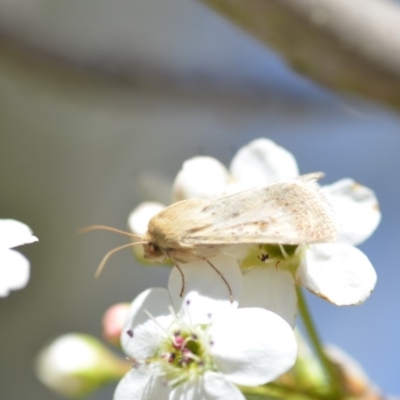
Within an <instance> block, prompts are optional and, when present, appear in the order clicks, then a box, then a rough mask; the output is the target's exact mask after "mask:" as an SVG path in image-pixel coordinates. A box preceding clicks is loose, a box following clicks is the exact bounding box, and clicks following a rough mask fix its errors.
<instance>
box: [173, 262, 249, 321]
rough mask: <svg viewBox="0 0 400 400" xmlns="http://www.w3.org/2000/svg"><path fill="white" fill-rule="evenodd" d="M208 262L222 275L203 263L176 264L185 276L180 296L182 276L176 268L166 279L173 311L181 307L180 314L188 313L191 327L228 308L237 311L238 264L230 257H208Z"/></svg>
mask: <svg viewBox="0 0 400 400" xmlns="http://www.w3.org/2000/svg"><path fill="white" fill-rule="evenodd" d="M210 262H211V263H212V264H213V265H214V267H215V268H216V269H217V270H218V271H219V272H220V273H221V275H222V276H220V275H218V273H217V272H216V271H215V270H214V269H213V268H212V267H211V266H210V265H209V264H208V263H207V262H206V261H204V260H199V261H195V262H191V263H187V264H179V267H180V268H181V270H182V272H183V275H184V277H185V291H184V293H183V296H182V297H181V296H180V293H181V290H182V276H181V274H180V273H179V271H178V269H177V268H176V267H174V268H173V269H172V271H171V274H170V276H169V282H168V290H169V293H170V296H171V299H172V303H173V305H174V308H175V310H179V309H181V308H182V305H183V308H182V311H183V313H185V314H187V313H188V314H189V317H190V319H191V321H192V323H194V324H197V323H207V322H210V320H214V319H215V318H218V317H219V315H221V314H224V313H225V312H226V311H227V310H228V309H232V308H236V307H237V305H238V300H239V298H240V295H241V291H242V273H241V271H240V268H239V265H238V263H237V261H236V260H235V259H234V258H233V257H231V256H228V255H221V256H218V257H213V258H211V259H210ZM222 277H223V278H224V279H225V280H226V282H227V283H228V284H229V287H228V285H227V283H226V282H225V281H224V280H223V279H222ZM229 289H230V290H231V291H232V299H231V297H230V293H229Z"/></svg>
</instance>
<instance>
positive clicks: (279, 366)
mask: <svg viewBox="0 0 400 400" xmlns="http://www.w3.org/2000/svg"><path fill="white" fill-rule="evenodd" d="M209 333H210V335H211V337H212V341H213V344H212V347H211V352H212V354H213V356H214V360H215V363H216V366H217V368H218V371H219V372H221V373H223V374H224V375H225V376H226V377H227V378H228V379H229V380H230V381H232V382H234V383H237V384H239V385H247V386H257V385H262V384H264V383H267V382H270V381H272V380H274V379H275V378H277V377H278V376H279V375H281V374H283V373H284V372H286V371H287V370H288V369H289V368H291V367H292V366H293V364H294V362H295V361H296V356H297V342H296V338H295V336H294V333H293V330H292V328H291V327H290V326H289V324H288V323H287V322H286V321H284V320H283V319H282V318H281V317H279V316H278V315H276V314H274V313H272V312H271V311H268V310H265V309H263V308H238V309H237V310H235V311H233V312H231V313H229V314H228V315H227V316H226V317H224V318H221V319H219V320H218V321H216V322H215V323H214V324H213V325H212V326H211V327H210V330H209Z"/></svg>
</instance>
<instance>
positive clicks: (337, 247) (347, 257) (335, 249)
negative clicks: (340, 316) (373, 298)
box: [296, 243, 377, 306]
mask: <svg viewBox="0 0 400 400" xmlns="http://www.w3.org/2000/svg"><path fill="white" fill-rule="evenodd" d="M296 279H297V281H298V282H299V283H300V284H301V285H303V286H304V287H306V288H307V289H308V290H310V291H311V292H313V293H315V294H316V295H317V296H319V297H322V298H323V299H326V300H328V301H330V302H331V303H333V304H336V305H338V306H344V305H356V304H360V303H362V302H363V301H365V300H366V299H367V298H368V296H369V295H370V294H371V292H372V290H373V289H374V287H375V283H376V279H377V278H376V273H375V270H374V267H373V266H372V264H371V263H370V261H369V260H368V258H367V257H366V255H365V254H364V253H363V252H361V251H360V250H358V249H357V248H355V247H353V246H351V245H348V244H344V243H324V244H315V245H312V246H310V248H309V249H308V250H306V251H305V252H304V257H303V258H302V260H301V263H300V266H299V268H298V270H297V274H296Z"/></svg>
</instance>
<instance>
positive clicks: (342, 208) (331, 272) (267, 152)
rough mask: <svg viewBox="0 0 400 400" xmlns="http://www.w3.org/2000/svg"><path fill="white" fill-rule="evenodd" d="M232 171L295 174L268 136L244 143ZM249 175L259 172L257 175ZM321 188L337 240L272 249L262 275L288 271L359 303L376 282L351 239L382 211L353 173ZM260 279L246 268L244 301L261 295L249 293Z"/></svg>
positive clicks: (334, 298) (240, 175)
mask: <svg viewBox="0 0 400 400" xmlns="http://www.w3.org/2000/svg"><path fill="white" fill-rule="evenodd" d="M260 160H261V161H260ZM271 171H272V172H271ZM231 172H232V175H233V177H234V178H237V179H239V180H240V181H246V180H247V181H250V182H252V184H253V185H257V184H267V183H271V182H272V181H274V180H280V179H287V178H290V177H294V176H296V175H298V174H299V173H298V168H297V164H296V163H294V162H293V158H292V155H291V154H290V153H288V152H287V151H286V150H284V149H282V148H279V147H278V146H277V145H276V144H275V143H273V142H271V141H270V140H267V139H258V140H255V141H253V142H251V143H249V144H248V145H247V146H245V147H243V148H242V149H241V150H240V151H239V152H238V153H237V155H236V156H235V157H234V159H233V160H232V163H231ZM254 176H257V177H258V178H257V180H255V178H254ZM322 191H323V192H324V194H325V196H326V197H327V199H328V201H329V202H330V203H331V205H332V207H333V209H334V212H335V215H336V218H337V222H338V225H339V233H338V241H337V242H336V243H322V244H312V245H309V246H299V247H297V248H296V249H294V251H293V252H292V253H290V250H293V248H290V247H289V248H286V246H285V247H283V248H279V250H278V249H275V251H276V252H277V254H275V257H271V254H268V255H269V256H270V259H269V260H265V261H266V262H265V263H264V264H265V265H266V266H267V267H266V268H262V269H263V270H264V274H265V280H266V279H268V277H269V276H270V275H271V274H272V275H273V274H274V273H276V274H280V272H281V271H289V272H291V274H292V276H293V283H294V282H297V283H298V284H301V285H303V286H304V287H306V288H307V289H308V290H310V291H311V292H313V293H315V294H317V295H318V296H320V297H322V298H324V299H326V300H328V301H330V302H332V303H334V304H336V305H353V304H359V303H362V302H363V301H364V300H366V299H367V298H368V296H369V295H370V293H371V291H372V290H373V288H374V287H375V283H376V273H375V270H374V268H373V266H372V265H371V263H370V261H369V260H368V258H367V257H366V256H365V255H364V254H363V253H362V252H361V251H360V250H358V249H357V248H355V247H354V246H353V245H357V244H359V243H361V242H362V241H364V240H366V239H367V238H368V237H369V236H370V235H371V234H372V233H373V232H374V230H375V229H376V227H377V226H378V224H379V222H380V218H381V214H380V212H379V207H378V202H377V199H376V197H375V194H374V192H373V191H372V190H370V189H368V188H366V187H364V186H362V185H360V184H357V183H355V182H354V181H353V180H352V179H342V180H340V181H338V182H336V183H334V184H332V185H330V186H325V187H322ZM271 250H272V249H271ZM262 252H264V254H267V253H268V251H267V252H266V253H265V249H263V250H262ZM271 258H272V259H271ZM274 258H275V259H274ZM276 263H279V264H278V265H276ZM276 267H278V268H276ZM273 270H275V271H273ZM253 275H254V276H253ZM287 279H288V277H287V276H286V277H284V276H279V278H278V277H276V276H275V280H280V281H282V283H281V284H282V289H283V288H284V287H285V286H283V285H287ZM260 280H263V278H262V277H261V276H260V271H257V268H254V269H253V270H249V271H248V273H246V274H245V276H244V285H245V287H244V290H243V295H244V297H243V303H244V304H246V305H250V304H252V303H255V304H257V305H259V300H260V299H255V298H254V289H253V287H254V285H256V284H257V283H258V282H259V281H260ZM275 286H276V282H275ZM275 291H277V289H275ZM249 297H253V301H249ZM268 301H270V300H268ZM293 308H294V307H293ZM293 308H292V309H293ZM286 312H288V310H286ZM289 322H290V321H289Z"/></svg>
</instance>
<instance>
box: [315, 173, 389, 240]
mask: <svg viewBox="0 0 400 400" xmlns="http://www.w3.org/2000/svg"><path fill="white" fill-rule="evenodd" d="M322 190H323V192H324V194H325V196H326V197H327V199H328V201H329V202H330V203H331V204H332V207H333V208H334V210H335V215H336V218H337V222H338V225H339V232H338V239H337V240H338V242H343V243H348V244H353V245H357V244H360V243H362V242H363V241H364V240H366V239H368V238H369V237H370V236H371V235H372V233H373V232H374V231H375V229H376V228H377V226H378V225H379V222H380V220H381V213H380V211H379V204H378V200H377V198H376V196H375V193H374V192H373V191H372V190H371V189H369V188H367V187H365V186H362V185H360V184H358V183H356V182H355V181H354V180H353V179H349V178H347V179H341V180H340V181H338V182H335V183H333V184H332V185H328V186H323V187H322Z"/></svg>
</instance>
